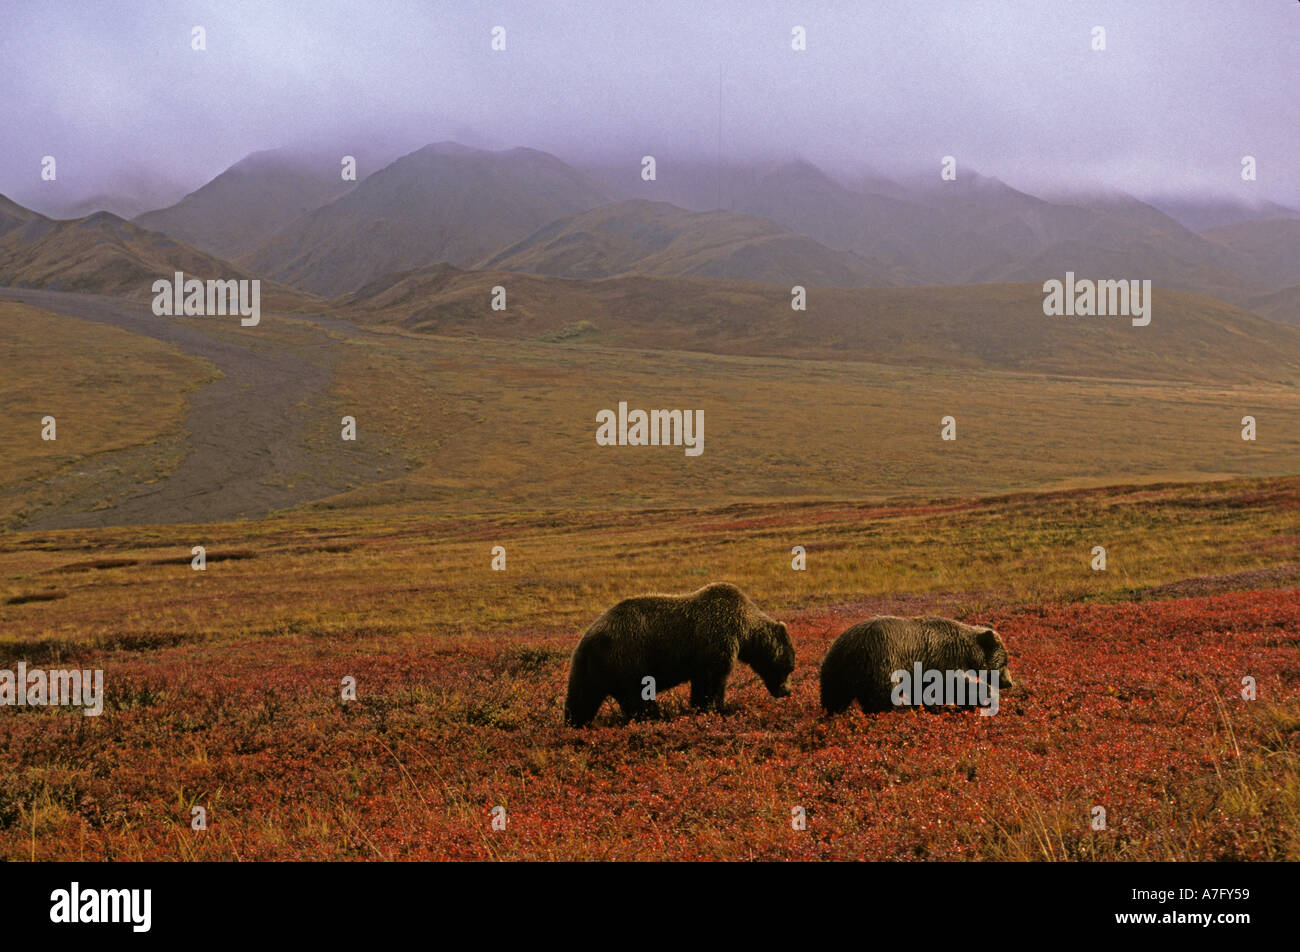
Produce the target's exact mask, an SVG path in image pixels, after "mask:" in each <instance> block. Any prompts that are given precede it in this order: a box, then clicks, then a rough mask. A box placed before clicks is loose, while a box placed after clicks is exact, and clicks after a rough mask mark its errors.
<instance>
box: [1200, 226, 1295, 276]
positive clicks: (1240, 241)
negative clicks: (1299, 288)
mask: <svg viewBox="0 0 1300 952" xmlns="http://www.w3.org/2000/svg"><path fill="white" fill-rule="evenodd" d="M1203 234H1204V237H1205V238H1207V239H1209V240H1210V241H1212V242H1214V243H1215V244H1216V245H1218V246H1221V247H1223V248H1226V249H1228V251H1230V252H1231V253H1233V254H1235V255H1236V256H1237V261H1238V262H1239V265H1238V267H1239V268H1240V270H1241V271H1242V272H1243V273H1244V274H1246V275H1247V276H1248V277H1249V278H1250V279H1251V280H1253V281H1255V282H1256V283H1258V284H1260V285H1263V287H1264V289H1267V290H1273V291H1276V290H1280V289H1282V288H1287V287H1291V286H1292V285H1294V284H1296V283H1297V282H1298V281H1300V219H1295V218H1276V219H1272V220H1270V221H1250V222H1242V223H1240V224H1236V225H1227V226H1225V227H1223V228H1211V229H1210V230H1208V231H1206V232H1204V233H1203Z"/></svg>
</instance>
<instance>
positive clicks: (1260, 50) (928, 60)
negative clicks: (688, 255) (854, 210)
mask: <svg viewBox="0 0 1300 952" xmlns="http://www.w3.org/2000/svg"><path fill="white" fill-rule="evenodd" d="M0 11H2V12H3V22H4V27H5V28H4V30H3V31H2V32H0V77H2V80H0V89H3V95H0V129H3V130H4V133H3V137H2V138H0V192H3V193H5V194H8V195H12V196H14V197H15V198H19V200H22V199H21V197H20V196H28V195H31V194H33V193H34V191H35V190H36V189H39V188H41V187H42V186H43V184H44V183H41V181H40V178H39V173H40V161H41V157H42V156H44V155H54V156H55V157H56V159H57V160H58V173H59V182H58V183H57V184H56V185H55V186H51V187H57V188H58V189H59V191H60V193H61V194H62V195H64V196H66V197H68V198H70V197H72V196H85V195H90V194H95V193H97V192H103V191H108V192H114V191H124V190H125V191H130V190H132V189H147V188H151V187H157V186H158V185H159V183H174V184H173V187H174V188H179V189H180V190H181V191H187V190H189V189H192V188H195V187H197V186H198V185H200V184H202V182H204V181H206V180H207V179H209V178H211V177H212V176H213V175H215V174H217V173H218V172H220V171H221V170H222V169H224V168H226V167H228V166H229V165H231V164H233V163H234V162H236V161H238V160H239V159H240V158H242V157H243V156H244V155H246V154H247V153H249V152H252V151H256V150H259V149H266V148H274V147H277V146H280V145H286V144H293V143H304V142H311V143H314V144H316V145H319V146H320V147H321V148H323V149H325V150H327V151H329V152H336V153H338V154H340V155H341V154H344V153H349V152H350V153H354V154H358V155H362V154H367V153H373V152H374V151H375V150H376V149H377V148H378V149H381V150H382V149H384V148H392V149H400V150H401V151H407V150H409V149H410V148H415V147H418V146H419V145H422V144H424V143H427V142H432V141H437V140H441V139H448V138H452V139H457V140H460V141H463V142H466V143H467V144H470V145H480V146H487V147H492V148H504V147H510V146H515V145H529V146H534V147H536V148H542V149H546V150H548V151H552V152H555V153H557V154H559V155H560V156H562V157H563V158H566V159H569V160H583V159H587V158H599V157H604V158H608V159H611V160H617V161H622V160H625V161H628V162H629V163H632V164H635V163H636V161H637V160H638V159H639V157H640V156H641V155H642V154H643V153H653V154H655V155H656V156H657V157H659V161H660V163H661V167H662V162H663V161H665V158H664V157H668V159H669V160H671V158H673V157H676V156H681V157H688V156H689V157H695V158H712V157H714V156H715V155H716V154H717V151H718V146H719V133H720V131H721V143H722V150H723V156H724V158H725V159H727V160H729V161H734V160H749V159H754V158H780V157H790V156H795V155H798V156H803V157H806V158H808V159H810V160H812V161H814V162H817V163H818V164H821V165H824V166H825V167H826V168H828V169H830V170H833V171H836V172H839V173H841V174H843V173H853V172H856V171H858V170H861V171H865V170H867V169H868V168H873V167H874V168H878V169H883V170H886V171H890V172H899V171H902V170H905V169H914V168H921V169H933V170H934V174H935V175H936V176H937V174H938V164H939V160H940V158H941V157H942V156H943V155H946V154H952V155H955V156H956V157H957V159H958V162H959V163H960V167H962V168H969V169H979V170H981V171H983V172H985V173H987V174H992V175H996V176H998V177H1000V178H1002V179H1004V180H1006V181H1007V182H1009V183H1011V184H1013V185H1016V186H1019V187H1022V188H1027V189H1030V190H1038V189H1051V188H1053V187H1065V188H1083V187H1089V186H1111V187H1115V188H1122V189H1126V190H1130V191H1135V192H1138V193H1142V194H1154V193H1172V192H1177V191H1180V190H1184V189H1187V188H1192V189H1196V190H1198V191H1199V190H1205V191H1211V192H1216V193H1226V194H1230V195H1238V196H1242V197H1259V198H1272V199H1273V200H1277V201H1282V202H1286V203H1289V204H1293V205H1295V204H1300V77H1298V76H1297V73H1298V72H1300V3H1297V2H1295V0H1241V2H1223V0H1119V2H1108V0H1003V2H992V0H851V2H843V3H840V2H827V0H818V2H807V3H799V2H793V3H792V2H784V3H776V2H770V3H758V2H739V0H737V2H730V0H727V2H723V0H654V2H646V0H636V2H624V0H605V2H599V3H595V2H590V0H588V2H581V3H569V2H557V0H552V2H541V0H531V2H525V3H511V2H492V3H472V4H471V3H437V2H396V0H387V2H385V0H369V2H363V3H341V2H338V3H330V2H325V0H321V2H314V3H307V2H302V3H297V2H278V0H277V2H274V3H272V2H268V0H251V2H249V0H220V2H213V3H186V2H155V3H144V2H138V3H132V2H124V3H103V2H99V0H81V2H58V0H53V2H42V3H35V2H30V3H29V2H22V0H0ZM195 25H201V26H203V27H204V28H205V29H206V31H207V50H206V51H205V52H195V51H193V50H191V48H190V30H191V28H192V27H193V26H195ZM496 25H501V26H504V27H505V28H506V46H507V49H506V51H505V52H494V51H493V50H492V49H491V48H490V31H491V29H492V27H494V26H496ZM795 25H801V26H803V27H805V28H806V29H807V34H808V49H807V51H806V52H802V53H797V52H794V51H792V50H791V48H790V31H791V28H792V27H793V26H795ZM1094 26H1103V27H1105V29H1106V44H1107V49H1106V51H1105V52H1094V51H1093V50H1092V49H1091V31H1092V28H1093V27H1094ZM1243 155H1253V156H1255V157H1256V159H1257V160H1258V168H1259V180H1258V181H1257V182H1255V183H1253V184H1251V185H1246V184H1244V183H1242V182H1241V180H1240V163H1241V157H1242V156H1243Z"/></svg>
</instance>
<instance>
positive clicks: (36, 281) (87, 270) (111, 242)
mask: <svg viewBox="0 0 1300 952" xmlns="http://www.w3.org/2000/svg"><path fill="white" fill-rule="evenodd" d="M4 201H5V202H7V200H4ZM13 208H21V206H14V205H12V203H7V204H0V227H3V224H2V223H3V222H4V221H5V220H11V219H12V218H13V217H16V216H14V213H13V212H12V209H13ZM24 211H26V210H25V209H24ZM30 214H32V215H33V216H35V217H33V218H31V219H29V220H28V221H27V222H26V223H25V224H20V225H18V226H17V227H10V228H9V229H8V230H7V231H5V232H4V233H3V234H2V235H0V286H6V287H21V288H44V289H47V290H51V291H76V292H81V293H88V294H115V295H121V296H124V297H129V298H133V299H148V298H150V297H152V295H153V292H152V286H153V282H154V281H156V280H158V279H159V278H170V277H171V276H172V274H173V273H174V272H176V271H183V272H185V274H186V275H187V276H191V277H196V278H200V279H204V280H206V279H208V278H223V279H229V278H236V279H238V278H253V277H257V275H252V274H249V273H248V272H247V271H245V270H244V269H242V268H239V267H237V266H235V265H232V264H231V263H230V262H228V261H224V260H222V259H220V258H217V257H215V256H213V255H210V254H207V253H206V252H203V251H199V250H198V249H195V248H191V247H189V246H188V245H185V244H182V243H181V242H179V241H176V240H175V239H174V238H171V237H169V236H167V235H164V234H161V233H159V232H156V231H149V230H148V229H146V228H141V227H140V226H139V225H136V224H134V223H132V222H129V221H126V220H125V219H122V218H119V217H117V216H116V215H114V214H112V213H111V212H96V213H95V214H93V215H88V216H87V217H85V218H80V219H75V220H71V221H52V220H50V219H47V218H43V217H42V216H39V215H36V214H35V213H34V212H32V213H30ZM306 300H308V298H307V296H306V295H303V294H301V293H300V292H298V291H294V290H290V289H286V288H282V287H279V286H277V285H275V284H273V283H271V282H263V287H262V306H263V307H267V306H276V307H292V306H298V305H301V304H302V303H304V302H305V301H306Z"/></svg>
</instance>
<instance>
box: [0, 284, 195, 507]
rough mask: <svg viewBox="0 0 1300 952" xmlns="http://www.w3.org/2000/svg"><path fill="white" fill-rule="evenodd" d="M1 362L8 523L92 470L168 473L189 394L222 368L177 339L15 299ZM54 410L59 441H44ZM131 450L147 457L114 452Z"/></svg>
mask: <svg viewBox="0 0 1300 952" xmlns="http://www.w3.org/2000/svg"><path fill="white" fill-rule="evenodd" d="M0 365H3V366H4V374H3V375H2V376H0V407H3V408H4V412H3V413H2V414H0V445H3V446H4V453H3V454H0V524H3V523H4V522H8V521H10V520H11V519H12V518H15V517H18V516H21V514H22V513H23V512H24V511H25V510H29V509H37V508H40V507H41V506H42V505H43V504H44V503H46V502H54V501H59V500H62V499H63V498H65V497H66V496H67V495H68V493H69V492H74V491H76V490H77V488H79V487H81V486H83V485H85V483H84V477H86V476H87V475H88V471H90V472H97V471H99V470H101V469H103V468H105V467H107V468H109V469H113V468H117V469H118V470H120V473H121V475H122V476H123V477H124V479H123V482H125V481H126V478H138V477H140V476H141V475H142V474H145V475H147V476H156V475H160V474H161V473H162V472H165V471H166V469H167V468H168V467H169V466H170V465H174V464H175V462H176V459H177V456H176V447H175V446H174V445H173V441H174V440H175V438H176V437H178V436H179V435H180V433H181V424H182V421H183V420H184V417H185V411H186V405H187V396H186V395H187V394H188V393H189V392H190V391H192V390H195V389H197V388H199V387H201V386H203V385H205V384H207V383H209V382H210V381H211V380H213V379H214V377H215V374H216V370H215V368H214V367H212V365H211V364H209V363H207V362H206V361H203V360H199V359H197V358H194V357H190V356H187V355H185V354H182V353H181V352H180V351H179V350H177V349H176V348H175V347H173V346H171V345H169V344H165V343H162V342H160V341H156V340H153V339H150V338H147V337H142V336H140V335H137V334H131V333H129V332H127V331H123V330H119V329H117V328H113V327H108V326H106V325H103V324H97V323H94V322H93V321H83V320H78V319H76V318H71V317H64V316H62V315H59V314H53V313H51V312H49V311H43V310H39V309H37V308H33V307H29V306H27V305H24V304H14V303H0ZM47 415H48V416H52V417H54V418H55V420H56V421H57V423H56V426H57V439H56V440H54V441H45V440H42V438H41V433H42V425H41V420H42V418H43V417H45V416H47ZM132 448H141V449H142V450H143V453H141V454H140V455H139V458H135V457H132V458H130V459H126V460H114V459H112V458H111V457H110V455H109V454H114V453H119V452H121V451H123V450H130V449H132ZM78 477H82V478H83V479H79V478H78Z"/></svg>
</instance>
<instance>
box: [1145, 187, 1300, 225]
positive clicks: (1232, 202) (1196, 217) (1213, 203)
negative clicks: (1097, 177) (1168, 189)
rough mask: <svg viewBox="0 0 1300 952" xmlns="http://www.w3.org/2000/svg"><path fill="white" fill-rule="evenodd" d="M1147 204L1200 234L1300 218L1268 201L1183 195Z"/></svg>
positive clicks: (1295, 213) (1289, 209)
mask: <svg viewBox="0 0 1300 952" xmlns="http://www.w3.org/2000/svg"><path fill="white" fill-rule="evenodd" d="M1147 203H1148V204H1150V205H1153V206H1154V207H1156V208H1158V209H1160V210H1161V211H1162V212H1164V213H1165V214H1166V215H1168V216H1169V217H1170V218H1172V219H1174V220H1175V221H1177V222H1178V223H1179V224H1181V225H1183V226H1185V227H1187V228H1190V229H1191V230H1192V231H1197V232H1200V231H1206V230H1208V229H1210V228H1222V227H1224V226H1225V225H1237V224H1240V223H1242V222H1247V221H1267V220H1269V219H1270V218H1300V210H1297V209H1294V208H1288V207H1287V206H1285V205H1279V204H1277V203H1276V202H1267V201H1256V202H1248V201H1243V200H1238V199H1230V198H1202V199H1196V198H1188V197H1186V196H1181V197H1177V198H1165V197H1156V198H1148V199H1147Z"/></svg>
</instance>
